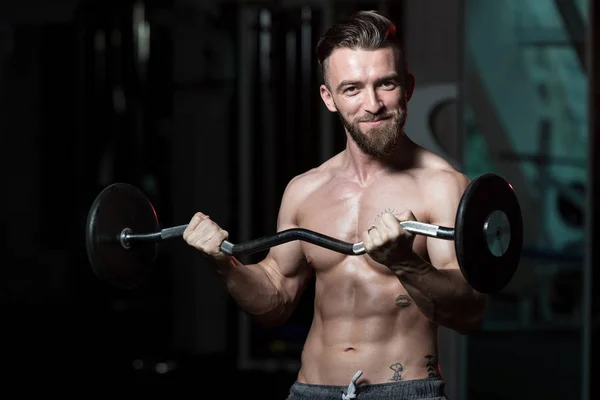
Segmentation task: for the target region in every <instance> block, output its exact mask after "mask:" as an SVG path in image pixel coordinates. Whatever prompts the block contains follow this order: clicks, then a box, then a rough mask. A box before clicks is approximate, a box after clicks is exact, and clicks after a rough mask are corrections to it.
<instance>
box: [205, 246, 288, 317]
mask: <svg viewBox="0 0 600 400" xmlns="http://www.w3.org/2000/svg"><path fill="white" fill-rule="evenodd" d="M215 266H216V271H217V274H218V275H219V277H220V278H221V280H222V281H223V282H224V283H225V286H226V288H227V291H228V293H229V295H230V296H231V297H232V299H233V300H234V301H235V302H236V303H237V304H238V306H239V307H240V308H241V309H242V310H243V311H245V312H246V313H247V314H249V315H250V316H252V317H253V318H255V319H256V320H257V321H258V322H260V323H262V324H265V325H276V324H279V323H281V322H283V321H284V320H285V318H286V315H287V313H286V309H287V303H288V302H287V301H286V298H285V295H284V292H283V290H281V288H280V287H278V286H277V284H276V283H275V281H274V280H273V279H272V277H271V275H270V274H269V273H268V271H267V268H266V267H265V266H264V265H262V264H260V263H258V264H249V265H244V264H242V263H240V262H239V261H238V260H237V259H236V258H234V257H228V258H227V259H225V260H222V261H220V262H218V263H216V264H215Z"/></svg>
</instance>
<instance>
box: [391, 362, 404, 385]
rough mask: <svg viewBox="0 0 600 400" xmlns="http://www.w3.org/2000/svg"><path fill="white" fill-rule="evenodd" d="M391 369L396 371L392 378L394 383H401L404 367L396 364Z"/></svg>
mask: <svg viewBox="0 0 600 400" xmlns="http://www.w3.org/2000/svg"><path fill="white" fill-rule="evenodd" d="M390 369H391V370H392V371H394V376H392V378H391V379H392V380H393V381H401V380H402V371H404V367H403V366H402V364H400V363H394V364H392V365H390Z"/></svg>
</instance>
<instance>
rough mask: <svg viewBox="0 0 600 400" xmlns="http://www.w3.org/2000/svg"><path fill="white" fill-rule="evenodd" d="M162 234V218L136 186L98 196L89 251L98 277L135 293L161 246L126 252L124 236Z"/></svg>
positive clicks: (139, 245)
mask: <svg viewBox="0 0 600 400" xmlns="http://www.w3.org/2000/svg"><path fill="white" fill-rule="evenodd" d="M125 228H129V229H130V230H131V231H132V233H139V234H143V233H154V232H157V231H158V228H159V225H158V218H157V216H156V212H155V210H154V207H153V206H152V203H150V201H149V200H148V199H147V198H146V196H145V195H144V194H143V193H142V192H141V191H140V190H139V189H137V188H136V187H135V186H132V185H129V184H126V183H115V184H112V185H110V186H108V187H106V188H105V189H104V190H102V191H101V192H100V194H98V196H97V197H96V199H95V200H94V202H93V203H92V206H91V207H90V210H89V212H88V217H87V223H86V248H87V254H88V259H89V262H90V265H91V267H92V270H93V271H94V273H95V274H96V275H97V276H98V277H99V278H100V279H103V280H106V281H109V282H110V283H111V284H113V285H116V286H119V287H122V288H126V289H131V288H134V287H135V286H137V285H138V284H139V283H140V282H141V281H142V280H143V279H145V277H146V276H147V275H148V274H149V273H150V271H151V269H152V265H153V263H154V260H155V259H156V255H157V250H158V249H157V244H156V243H152V242H135V243H132V244H131V246H130V248H128V249H126V248H124V247H123V246H122V245H121V242H120V235H121V232H122V231H123V230H124V229H125Z"/></svg>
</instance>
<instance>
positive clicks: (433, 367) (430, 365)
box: [425, 354, 439, 378]
mask: <svg viewBox="0 0 600 400" xmlns="http://www.w3.org/2000/svg"><path fill="white" fill-rule="evenodd" d="M425 360H427V361H426V362H425V367H426V368H427V374H429V377H430V378H435V377H436V376H438V375H439V371H438V368H437V367H438V363H437V358H436V357H435V356H432V355H431V354H427V355H426V356H425Z"/></svg>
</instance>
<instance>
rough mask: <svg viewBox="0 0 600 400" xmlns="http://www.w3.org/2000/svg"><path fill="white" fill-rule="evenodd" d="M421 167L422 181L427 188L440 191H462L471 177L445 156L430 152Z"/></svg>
mask: <svg viewBox="0 0 600 400" xmlns="http://www.w3.org/2000/svg"><path fill="white" fill-rule="evenodd" d="M423 164H424V165H423V166H422V168H420V171H421V181H422V182H423V183H424V185H425V187H426V188H427V189H431V190H435V191H438V192H447V191H451V192H455V191H458V192H460V193H462V192H463V191H464V190H465V189H466V187H467V185H468V184H469V182H470V179H469V177H468V176H467V175H466V174H465V173H463V172H461V171H459V170H458V169H456V168H455V167H454V166H453V165H452V164H451V163H450V162H448V161H447V160H445V159H444V158H442V157H440V156H438V155H435V154H432V153H430V154H429V155H428V156H427V162H425V163H423Z"/></svg>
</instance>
